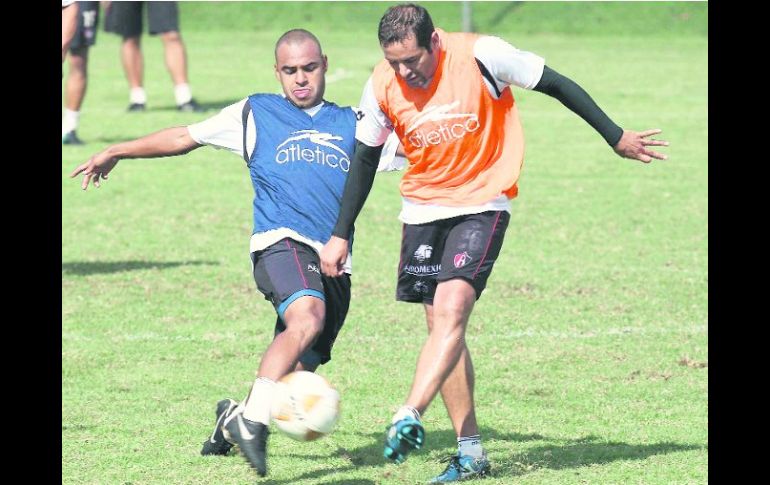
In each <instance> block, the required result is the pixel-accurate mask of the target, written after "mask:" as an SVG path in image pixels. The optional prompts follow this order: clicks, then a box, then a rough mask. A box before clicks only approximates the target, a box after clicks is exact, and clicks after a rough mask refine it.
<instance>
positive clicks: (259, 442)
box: [222, 412, 270, 477]
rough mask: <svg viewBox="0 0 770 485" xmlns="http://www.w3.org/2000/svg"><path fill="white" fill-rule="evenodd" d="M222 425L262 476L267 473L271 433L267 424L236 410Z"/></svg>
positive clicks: (231, 439) (252, 466)
mask: <svg viewBox="0 0 770 485" xmlns="http://www.w3.org/2000/svg"><path fill="white" fill-rule="evenodd" d="M222 427H223V428H224V431H225V432H226V433H225V435H226V436H227V435H229V439H230V441H233V442H235V444H237V445H238V447H239V448H240V449H241V453H242V454H243V456H245V457H246V461H248V462H249V465H251V468H253V469H254V470H256V471H257V474H258V475H259V476H261V477H264V476H265V475H267V461H266V454H267V436H268V435H269V434H270V431H269V430H268V429H267V426H265V425H264V424H262V423H255V422H254V421H251V420H248V419H246V418H244V417H243V413H242V412H236V413H232V414H231V415H230V417H229V418H227V419H225V424H224V425H223V426H222Z"/></svg>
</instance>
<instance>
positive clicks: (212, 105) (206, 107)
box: [126, 94, 247, 116]
mask: <svg viewBox="0 0 770 485" xmlns="http://www.w3.org/2000/svg"><path fill="white" fill-rule="evenodd" d="M246 96H247V94H244V95H243V98H245V97H246ZM243 98H237V99H223V100H221V101H207V102H205V103H203V102H201V101H200V100H198V106H200V107H201V108H202V109H203V111H199V112H198V113H197V114H203V113H209V114H210V115H211V114H214V113H213V112H214V111H219V110H221V109H222V108H224V107H225V106H230V105H231V104H233V103H236V102H238V101H240V100H241V99H243ZM153 111H179V110H177V109H176V105H175V104H165V105H155V106H154V105H148V106H147V109H146V110H145V112H146V113H151V112H153ZM189 113H190V112H186V113H185V114H189ZM126 114H130V115H132V116H133V115H140V114H141V112H137V113H126ZM193 114H196V113H193Z"/></svg>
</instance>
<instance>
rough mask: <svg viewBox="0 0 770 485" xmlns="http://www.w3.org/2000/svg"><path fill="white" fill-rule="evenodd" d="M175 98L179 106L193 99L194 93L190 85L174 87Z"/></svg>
mask: <svg viewBox="0 0 770 485" xmlns="http://www.w3.org/2000/svg"><path fill="white" fill-rule="evenodd" d="M174 97H175V98H176V104H177V106H180V105H183V104H185V103H187V102H189V101H190V100H191V99H192V91H191V90H190V85H189V84H177V85H176V86H174Z"/></svg>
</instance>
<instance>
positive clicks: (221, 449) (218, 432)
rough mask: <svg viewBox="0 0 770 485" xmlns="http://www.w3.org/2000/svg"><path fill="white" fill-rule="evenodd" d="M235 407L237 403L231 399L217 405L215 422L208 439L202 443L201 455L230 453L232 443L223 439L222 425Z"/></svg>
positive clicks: (223, 400)
mask: <svg viewBox="0 0 770 485" xmlns="http://www.w3.org/2000/svg"><path fill="white" fill-rule="evenodd" d="M237 406H238V403H237V402H236V401H234V400H232V399H222V400H221V401H219V402H218V403H217V422H216V424H215V425H214V431H212V432H211V436H209V439H207V440H206V441H204V442H203V448H201V455H204V456H205V455H226V454H227V453H229V452H230V448H232V447H233V443H230V442H229V441H227V440H226V439H225V436H224V433H222V423H224V421H225V418H227V417H228V416H230V414H232V412H233V410H234V409H235V408H236V407H237Z"/></svg>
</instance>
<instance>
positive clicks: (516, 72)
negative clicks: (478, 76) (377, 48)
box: [356, 36, 545, 224]
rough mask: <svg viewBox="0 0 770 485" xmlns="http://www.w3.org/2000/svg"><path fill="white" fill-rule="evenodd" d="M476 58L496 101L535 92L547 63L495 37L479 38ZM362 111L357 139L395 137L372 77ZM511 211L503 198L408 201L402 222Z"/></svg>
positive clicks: (379, 140)
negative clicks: (509, 90)
mask: <svg viewBox="0 0 770 485" xmlns="http://www.w3.org/2000/svg"><path fill="white" fill-rule="evenodd" d="M473 55H474V56H475V57H476V59H478V60H479V62H481V63H482V64H483V65H484V66H485V67H486V68H487V70H488V71H489V72H490V74H492V77H493V78H494V81H495V84H496V85H497V86H496V87H497V89H495V86H493V85H492V84H491V83H490V82H489V81H488V80H487V79H486V77H485V78H484V84H485V85H486V86H487V89H489V92H490V94H492V96H494V97H498V96H497V92H500V91H502V90H503V89H505V87H507V86H511V85H513V86H518V87H520V88H524V89H532V88H534V87H535V86H537V83H538V82H540V78H541V76H542V75H543V68H544V66H545V59H543V58H542V57H540V56H538V55H536V54H533V53H531V52H527V51H523V50H519V49H517V48H515V47H514V46H512V45H511V44H509V43H508V42H506V41H504V40H503V39H501V38H499V37H494V36H482V37H479V38H478V39H477V40H476V43H475V44H474V46H473ZM359 107H360V109H361V110H362V111H363V112H364V114H365V116H364V117H363V118H362V119H361V120H360V121H359V122H358V124H357V125H356V139H357V140H359V141H360V142H362V143H365V144H366V145H369V146H379V145H382V144H383V143H385V142H386V140H387V139H388V136H390V135H391V134H392V132H393V126H392V125H391V123H390V120H389V119H388V117H387V116H385V113H383V112H382V110H380V107H379V104H378V103H377V98H376V97H375V95H374V88H373V87H372V79H371V77H370V78H369V80H368V81H367V82H366V85H365V86H364V92H363V94H362V95H361V102H360V103H359ZM383 151H384V150H383ZM510 208H511V205H510V201H509V200H508V198H507V197H506V196H505V195H500V196H499V197H497V198H495V199H493V200H491V201H489V202H487V203H486V204H481V205H475V206H466V207H451V206H444V205H438V204H421V203H417V202H412V201H410V200H409V199H407V198H405V197H404V198H402V205H401V213H400V214H399V216H398V218H399V219H400V220H401V222H404V223H406V224H423V223H426V222H431V221H436V220H440V219H449V218H452V217H456V216H459V215H465V214H478V213H480V212H485V211H488V210H505V211H508V212H510Z"/></svg>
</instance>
